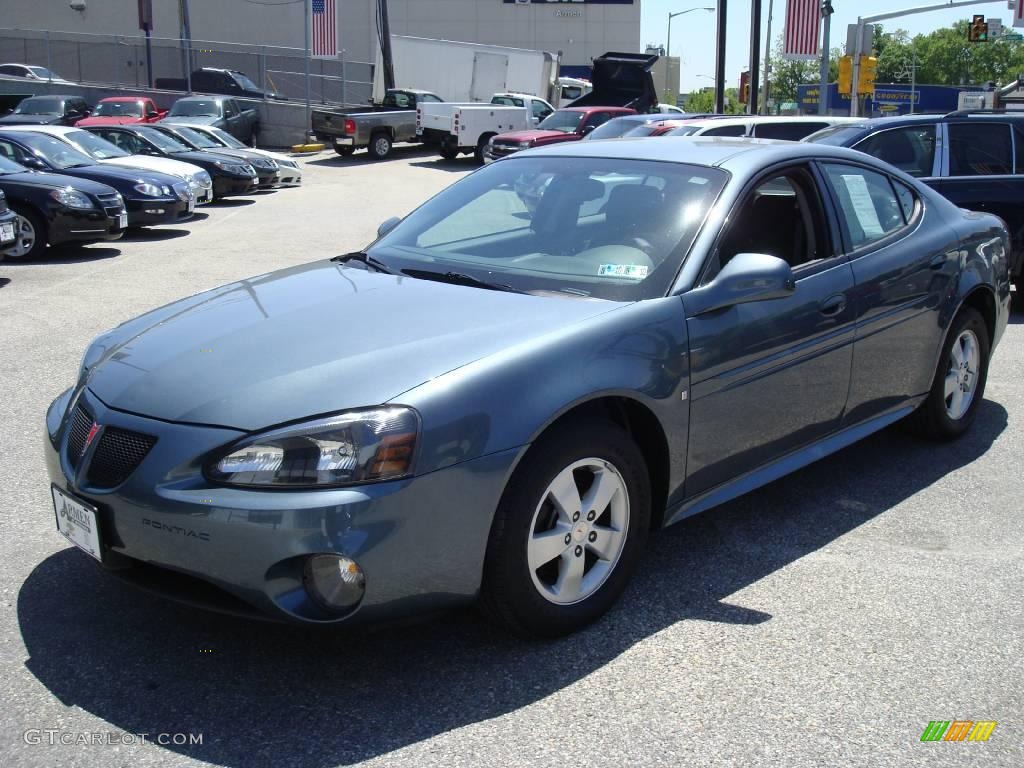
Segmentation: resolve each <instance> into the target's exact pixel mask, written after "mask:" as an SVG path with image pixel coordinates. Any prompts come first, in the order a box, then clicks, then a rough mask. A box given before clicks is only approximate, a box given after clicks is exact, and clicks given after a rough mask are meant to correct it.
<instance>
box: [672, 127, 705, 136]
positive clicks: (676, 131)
mask: <svg viewBox="0 0 1024 768" xmlns="http://www.w3.org/2000/svg"><path fill="white" fill-rule="evenodd" d="M703 127H704V126H702V125H681V126H679V127H678V128H673V129H672V130H671V131H669V132H668V135H669V136H692V135H693V134H695V133H696V132H697V131H699V130H700V129H701V128H703Z"/></svg>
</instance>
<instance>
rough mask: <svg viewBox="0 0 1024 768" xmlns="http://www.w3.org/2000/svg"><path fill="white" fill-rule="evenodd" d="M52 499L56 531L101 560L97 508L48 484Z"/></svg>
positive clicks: (101, 549)
mask: <svg viewBox="0 0 1024 768" xmlns="http://www.w3.org/2000/svg"><path fill="white" fill-rule="evenodd" d="M50 496H51V497H52V499H53V515H54V518H55V519H56V521H57V533H59V534H60V535H61V536H63V537H64V538H65V539H66V540H67V541H69V542H71V543H72V544H74V545H75V546H76V547H78V548H79V549H80V550H82V551H83V552H85V553H86V554H87V555H89V556H90V557H92V558H93V559H95V560H96V561H98V562H100V563H102V562H103V547H102V544H101V543H100V542H101V541H102V539H101V537H100V526H99V510H98V509H97V508H96V507H94V506H93V505H92V504H89V503H88V502H86V501H83V500H82V499H80V498H78V497H77V496H74V495H73V494H70V493H68V492H67V491H65V490H63V489H61V488H59V487H57V485H55V484H51V485H50Z"/></svg>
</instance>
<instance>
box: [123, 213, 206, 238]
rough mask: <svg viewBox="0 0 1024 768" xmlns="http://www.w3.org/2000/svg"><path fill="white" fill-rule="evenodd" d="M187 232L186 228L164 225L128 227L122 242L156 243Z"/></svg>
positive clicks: (182, 235) (183, 235)
mask: <svg viewBox="0 0 1024 768" xmlns="http://www.w3.org/2000/svg"><path fill="white" fill-rule="evenodd" d="M190 221H191V219H190ZM187 234H189V231H188V230H187V229H169V228H165V227H159V228H156V227H146V228H145V229H129V230H128V232H127V233H126V234H125V236H124V237H122V238H121V242H122V243H158V242H160V241H161V240H174V239H175V238H178V237H185V235H187Z"/></svg>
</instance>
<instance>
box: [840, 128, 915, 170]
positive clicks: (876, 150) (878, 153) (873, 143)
mask: <svg viewBox="0 0 1024 768" xmlns="http://www.w3.org/2000/svg"><path fill="white" fill-rule="evenodd" d="M854 148H855V149H858V150H860V151H861V152H865V153H867V154H869V155H871V156H872V157H877V158H878V159H879V160H884V161H885V162H887V163H889V164H890V165H894V166H896V167H897V168H899V169H900V170H901V171H904V172H905V173H909V174H910V175H911V176H931V175H933V171H932V167H933V164H934V162H935V126H934V125H912V126H907V127H905V128H893V129H892V130H889V131H882V132H881V133H876V134H875V135H874V136H869V137H868V138H866V139H864V141H862V142H860V143H859V144H855V145H854Z"/></svg>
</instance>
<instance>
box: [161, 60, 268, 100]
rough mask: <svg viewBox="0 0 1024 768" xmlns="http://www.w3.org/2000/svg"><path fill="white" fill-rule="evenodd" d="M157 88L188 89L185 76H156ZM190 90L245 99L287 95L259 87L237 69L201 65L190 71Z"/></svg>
mask: <svg viewBox="0 0 1024 768" xmlns="http://www.w3.org/2000/svg"><path fill="white" fill-rule="evenodd" d="M154 85H155V86H156V87H157V88H164V89H166V90H169V91H185V90H188V82H186V80H185V78H177V77H158V78H157V79H156V81H155V83H154ZM191 85H192V90H193V91H196V92H198V93H219V94H223V95H225V96H236V97H238V98H247V99H264V98H266V99H275V100H278V101H287V99H288V97H287V96H283V95H281V94H280V93H277V92H276V91H269V90H266V89H265V88H260V87H259V86H258V85H256V83H254V82H253V81H252V80H251V79H250V78H249V76H248V75H247V74H245V73H244V72H239V71H238V70H237V69H219V68H217V67H203V68H201V69H197V70H195V71H193V72H192V75H191Z"/></svg>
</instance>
